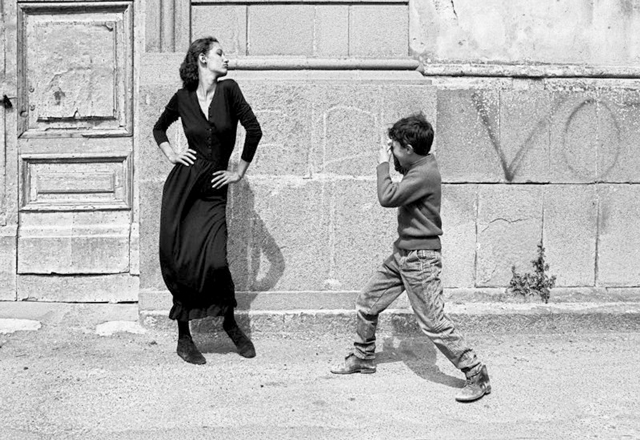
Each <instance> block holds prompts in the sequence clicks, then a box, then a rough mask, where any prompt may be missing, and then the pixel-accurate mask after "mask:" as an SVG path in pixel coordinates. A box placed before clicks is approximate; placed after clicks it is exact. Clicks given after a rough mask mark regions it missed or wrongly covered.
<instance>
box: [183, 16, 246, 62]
mask: <svg viewBox="0 0 640 440" xmlns="http://www.w3.org/2000/svg"><path fill="white" fill-rule="evenodd" d="M191 35H192V36H193V37H192V39H193V40H196V39H198V38H202V37H207V36H213V37H215V38H217V39H218V41H219V42H220V45H221V46H222V49H223V50H224V51H225V53H226V55H227V56H229V57H237V56H244V55H246V54H247V6H246V5H218V4H214V5H209V4H206V5H195V6H193V7H192V8H191Z"/></svg>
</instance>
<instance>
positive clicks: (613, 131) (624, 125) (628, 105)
mask: <svg viewBox="0 0 640 440" xmlns="http://www.w3.org/2000/svg"><path fill="white" fill-rule="evenodd" d="M618 83H620V82H619V81H618ZM597 110H598V155H597V167H598V168H597V180H598V181H599V182H620V183H631V182H633V183H638V182H640V173H638V168H640V153H639V152H638V151H639V150H638V139H640V89H639V88H638V85H637V83H636V84H629V85H628V88H625V87H621V88H609V87H602V88H599V89H598V106H597Z"/></svg>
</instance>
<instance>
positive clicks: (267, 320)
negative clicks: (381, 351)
mask: <svg viewBox="0 0 640 440" xmlns="http://www.w3.org/2000/svg"><path fill="white" fill-rule="evenodd" d="M446 310H447V313H448V314H449V316H450V317H451V319H452V320H453V321H454V322H455V323H456V326H457V327H458V328H459V329H460V330H461V331H462V332H463V333H510V332H514V333H558V332H571V331H595V332H601V331H639V330H640V303H601V304H594V303H573V304H564V305H560V304H554V305H544V304H542V305H540V304H505V303H482V304H465V305H456V304H451V305H447V306H446ZM236 316H237V320H238V322H239V323H240V325H241V326H243V327H244V328H246V329H248V330H250V331H251V332H254V333H307V334H327V333H330V334H351V333H353V331H354V329H355V312H354V311H353V310H303V311H296V312H290V311H260V312H255V311H238V312H237V314H236ZM140 321H141V323H142V325H143V326H144V327H148V328H156V329H159V330H166V331H174V330H175V323H174V322H172V321H171V320H170V319H169V318H168V313H167V312H166V311H155V312H154V311H142V312H141V314H140ZM192 328H193V330H194V331H195V332H218V331H220V329H221V322H220V318H207V319H203V320H199V321H194V322H193V323H192ZM378 328H379V332H380V333H381V334H415V335H417V334H420V333H421V331H420V329H419V328H418V326H417V324H416V321H415V318H414V315H413V312H412V311H411V310H407V309H389V310H387V311H385V312H384V313H382V314H381V315H380V321H379V327H378Z"/></svg>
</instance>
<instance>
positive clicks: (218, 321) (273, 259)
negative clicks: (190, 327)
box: [198, 179, 285, 353]
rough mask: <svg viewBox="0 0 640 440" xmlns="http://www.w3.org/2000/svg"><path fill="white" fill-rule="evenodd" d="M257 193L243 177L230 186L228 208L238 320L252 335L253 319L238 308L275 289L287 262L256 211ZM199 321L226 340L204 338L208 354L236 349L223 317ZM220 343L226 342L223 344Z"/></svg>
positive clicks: (202, 329) (203, 329)
mask: <svg viewBox="0 0 640 440" xmlns="http://www.w3.org/2000/svg"><path fill="white" fill-rule="evenodd" d="M254 206H255V205H254V194H253V191H252V190H251V186H250V185H249V182H247V181H246V180H244V179H243V180H241V181H240V182H238V183H237V184H235V185H233V186H232V187H231V188H230V193H229V205H228V207H227V229H228V231H229V239H228V243H227V258H228V260H229V266H230V268H231V273H232V275H233V281H234V283H235V286H236V298H237V300H238V307H237V308H236V321H237V322H238V325H239V326H240V328H242V330H243V331H244V332H245V333H246V334H247V336H249V337H251V319H250V317H249V316H248V315H246V314H237V312H238V311H244V310H250V309H251V303H252V302H253V301H254V300H255V298H256V297H257V296H258V293H259V292H265V291H268V290H270V289H272V288H273V287H274V286H275V285H276V284H277V283H278V280H279V279H280V278H281V277H282V274H283V273H284V269H285V262H284V257H283V255H282V252H281V250H280V247H278V244H277V243H276V242H275V240H274V239H273V237H272V236H271V234H269V231H268V230H267V228H266V226H265V224H264V222H263V221H262V219H261V218H260V216H259V215H258V213H257V212H256V211H255V208H254ZM201 321H202V322H201V323H198V331H200V332H206V333H217V334H218V335H219V336H221V339H222V340H223V341H226V342H223V341H215V340H211V339H210V338H209V337H206V338H203V339H202V341H201V344H200V345H199V346H200V347H201V350H202V352H204V353H229V352H235V351H236V349H235V347H234V346H233V344H232V343H231V341H230V340H228V338H227V337H226V335H225V334H224V332H223V331H222V318H206V319H203V320H201ZM220 342H223V343H222V344H221V343H220Z"/></svg>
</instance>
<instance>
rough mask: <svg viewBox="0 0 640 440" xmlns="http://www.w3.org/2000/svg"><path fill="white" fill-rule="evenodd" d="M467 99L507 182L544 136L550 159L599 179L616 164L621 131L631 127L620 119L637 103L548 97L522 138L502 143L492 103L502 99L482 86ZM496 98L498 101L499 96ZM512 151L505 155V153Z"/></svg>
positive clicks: (575, 173)
mask: <svg viewBox="0 0 640 440" xmlns="http://www.w3.org/2000/svg"><path fill="white" fill-rule="evenodd" d="M471 99H472V103H473V107H474V109H475V111H476V113H477V116H478V118H479V120H480V121H481V123H482V125H483V127H484V128H485V130H486V133H487V137H488V139H489V141H490V143H491V146H492V147H493V150H494V152H495V154H496V156H497V157H498V159H499V162H500V166H501V168H502V173H503V175H504V179H505V180H506V181H507V182H513V181H514V180H515V179H516V177H518V176H519V172H520V171H521V169H522V166H523V163H524V159H525V158H526V157H527V155H528V154H531V150H532V147H533V145H535V144H536V143H538V144H539V143H540V137H543V136H547V138H548V140H546V141H544V140H543V142H545V144H546V146H547V147H546V148H547V152H548V153H549V154H550V155H551V156H550V157H551V160H562V161H563V162H564V163H563V168H566V169H567V170H569V171H570V172H571V173H572V175H573V176H572V177H574V178H577V179H581V180H583V179H587V180H593V181H604V180H605V179H606V178H607V176H608V175H610V173H611V172H612V170H614V169H615V168H616V166H617V165H618V163H619V160H620V151H621V149H622V148H623V145H622V143H623V140H622V135H623V133H624V132H625V130H629V129H631V130H633V129H634V127H629V124H625V122H626V118H625V117H624V114H625V113H626V112H628V111H629V110H635V109H636V108H639V107H640V103H638V102H635V101H632V100H630V99H629V100H626V101H623V102H618V103H613V102H611V101H610V100H607V99H604V98H600V97H597V98H594V97H592V96H581V97H578V98H577V97H575V96H572V97H567V96H564V97H563V96H560V97H557V98H555V99H553V100H552V102H551V105H550V108H549V110H548V112H547V113H543V115H542V116H541V117H540V116H539V117H538V119H537V120H536V121H535V122H534V123H533V125H532V126H531V125H529V126H530V127H532V128H529V131H528V132H527V133H526V136H525V138H524V141H522V143H521V144H519V145H515V146H514V145H507V144H505V142H504V138H505V136H502V135H501V132H500V130H501V128H502V127H501V124H500V120H499V119H500V116H498V115H500V111H498V110H499V109H497V108H496V106H497V105H501V104H496V100H491V99H487V97H486V96H485V94H484V93H483V92H482V91H476V92H474V93H473V94H472V96H471ZM497 102H499V103H501V100H498V101H497ZM534 102H535V101H534ZM532 105H533V104H527V103H525V106H530V108H529V109H526V108H525V110H530V112H529V113H530V114H532V115H535V114H536V111H535V110H536V109H534V108H533V107H531V106H532ZM506 117H508V116H506ZM518 129H522V127H518ZM514 152H515V154H512V155H511V157H508V153H514Z"/></svg>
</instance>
